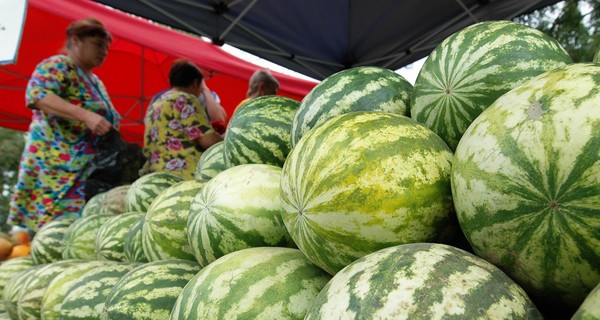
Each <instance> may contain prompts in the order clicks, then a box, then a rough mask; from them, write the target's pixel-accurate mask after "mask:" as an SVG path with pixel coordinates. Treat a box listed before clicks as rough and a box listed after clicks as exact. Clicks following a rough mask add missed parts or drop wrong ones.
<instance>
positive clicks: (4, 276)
mask: <svg viewBox="0 0 600 320" xmlns="http://www.w3.org/2000/svg"><path fill="white" fill-rule="evenodd" d="M31 266H33V261H32V260H31V257H19V258H14V259H10V260H6V261H4V262H2V264H0V313H4V312H5V311H6V308H5V306H4V298H3V291H4V287H5V286H6V283H8V281H10V279H12V278H13V277H14V276H16V275H17V274H18V273H20V272H22V271H24V270H25V269H27V268H29V267H31Z"/></svg>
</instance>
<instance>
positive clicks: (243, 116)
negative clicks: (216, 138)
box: [223, 95, 300, 168]
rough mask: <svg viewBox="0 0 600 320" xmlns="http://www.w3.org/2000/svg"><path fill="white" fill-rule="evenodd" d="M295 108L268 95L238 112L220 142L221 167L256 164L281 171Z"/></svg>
mask: <svg viewBox="0 0 600 320" xmlns="http://www.w3.org/2000/svg"><path fill="white" fill-rule="evenodd" d="M299 104H300V103H299V102H298V101H296V100H293V99H290V98H286V97H282V96H273V95H269V96H262V97H258V98H254V99H252V100H250V101H248V102H247V103H245V104H243V105H242V106H241V107H240V108H238V109H237V110H236V111H235V113H234V114H233V116H232V117H231V120H230V121H229V124H228V125H227V132H226V133H225V139H224V140H223V155H224V157H225V166H226V167H227V168H229V167H233V166H237V165H240V164H250V163H258V164H270V165H274V166H279V167H281V166H282V165H283V162H284V161H285V158H286V157H287V155H288V153H289V152H290V149H291V143H290V130H291V128H292V121H293V119H294V115H295V114H296V111H297V110H298V105H299Z"/></svg>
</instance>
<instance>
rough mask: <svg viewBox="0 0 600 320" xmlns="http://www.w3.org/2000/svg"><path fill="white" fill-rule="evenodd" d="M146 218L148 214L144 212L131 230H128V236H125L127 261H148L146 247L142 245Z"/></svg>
mask: <svg viewBox="0 0 600 320" xmlns="http://www.w3.org/2000/svg"><path fill="white" fill-rule="evenodd" d="M145 220H146V214H145V213H144V214H142V215H141V216H140V217H139V219H138V220H137V221H136V222H135V223H134V224H133V226H132V227H131V230H129V231H128V232H127V236H125V243H124V244H123V246H124V247H125V248H124V251H125V261H129V262H148V258H146V254H144V247H143V246H142V229H143V227H144V221H145Z"/></svg>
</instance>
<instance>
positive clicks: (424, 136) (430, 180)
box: [281, 112, 458, 274]
mask: <svg viewBox="0 0 600 320" xmlns="http://www.w3.org/2000/svg"><path fill="white" fill-rule="evenodd" d="M451 163H452V153H451V152H450V150H449V149H448V147H447V146H446V144H445V143H444V142H443V141H442V140H441V139H440V138H439V137H438V136H437V135H435V134H434V133H433V132H431V130H429V129H427V128H426V127H424V126H423V125H421V124H419V123H417V122H415V121H414V120H412V119H410V118H408V117H405V116H401V115H396V114H391V113H384V112H353V113H348V114H344V115H341V116H339V117H336V118H333V119H331V120H329V121H327V122H326V123H324V124H322V125H321V126H319V127H317V128H315V129H313V130H311V131H310V132H309V133H308V134H306V135H305V136H304V137H303V138H302V139H301V140H300V141H299V142H298V144H297V145H296V147H294V149H293V150H292V152H291V153H290V155H289V157H288V159H287V160H286V162H285V166H284V167H283V171H282V178H281V198H282V204H283V209H284V213H283V214H282V217H283V221H284V223H285V225H286V227H287V229H288V231H289V232H290V235H291V236H292V238H293V239H294V241H295V243H296V244H297V245H298V248H300V250H302V252H304V254H306V256H307V257H308V258H309V259H310V260H311V261H312V262H313V263H315V264H316V265H318V266H319V267H321V268H323V269H325V270H326V271H327V272H329V273H331V274H335V273H336V272H337V271H339V270H340V269H342V268H343V267H345V266H346V265H348V264H350V263H351V262H352V261H354V260H356V259H358V258H360V257H362V256H364V255H366V254H369V253H371V252H374V251H377V250H379V249H382V248H385V247H390V246H394V245H397V244H402V243H409V242H423V241H438V240H440V239H441V237H442V235H443V233H444V232H445V230H444V229H445V228H448V227H449V228H454V227H455V228H456V229H458V226H457V224H452V223H451V217H452V215H453V213H452V196H451V190H450V167H451Z"/></svg>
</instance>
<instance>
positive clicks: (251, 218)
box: [187, 164, 293, 266]
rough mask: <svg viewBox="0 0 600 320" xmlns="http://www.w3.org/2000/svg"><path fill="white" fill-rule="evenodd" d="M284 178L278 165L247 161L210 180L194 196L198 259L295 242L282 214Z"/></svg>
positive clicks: (191, 228) (193, 242)
mask: <svg viewBox="0 0 600 320" xmlns="http://www.w3.org/2000/svg"><path fill="white" fill-rule="evenodd" d="M280 180H281V168H279V167H276V166H272V165H267V164H243V165H239V166H235V167H232V168H229V169H227V170H225V171H223V172H221V173H219V174H218V175H217V176H215V177H214V178H213V179H212V180H210V181H209V182H207V183H206V185H205V186H204V188H202V190H201V191H200V192H199V193H198V194H197V195H196V197H195V198H194V199H193V200H192V202H191V205H190V215H189V217H188V222H187V234H188V239H190V240H189V241H190V246H191V248H192V252H193V253H194V256H195V257H196V260H197V261H198V262H199V263H200V265H202V266H206V265H208V264H209V263H211V262H213V261H214V260H216V259H218V258H220V257H222V256H224V255H226V254H228V253H230V252H233V251H238V250H241V249H245V248H251V247H265V246H275V247H278V246H281V247H285V246H290V245H291V246H293V241H292V240H291V238H290V237H289V235H288V233H287V231H286V229H285V225H284V224H283V221H282V220H281V211H282V209H281V202H280V199H279V185H280Z"/></svg>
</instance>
